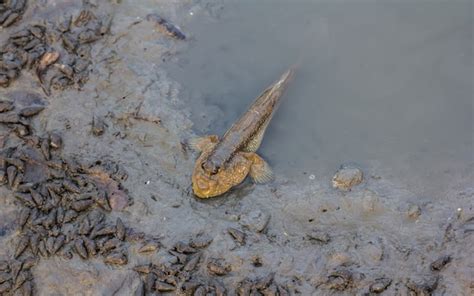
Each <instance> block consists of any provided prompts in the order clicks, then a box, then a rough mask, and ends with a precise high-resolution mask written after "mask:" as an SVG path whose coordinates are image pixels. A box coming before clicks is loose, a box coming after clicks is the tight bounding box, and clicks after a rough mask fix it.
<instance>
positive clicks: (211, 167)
mask: <svg viewBox="0 0 474 296" xmlns="http://www.w3.org/2000/svg"><path fill="white" fill-rule="evenodd" d="M293 75H294V69H293V68H290V69H289V70H288V71H286V72H285V73H284V74H283V75H282V76H281V77H280V78H279V79H278V80H277V81H276V82H274V83H273V84H272V85H270V86H269V87H268V88H267V89H265V90H264V91H263V92H262V93H261V94H260V95H259V96H258V97H257V98H256V99H255V101H254V103H253V104H252V105H251V106H250V107H249V109H248V110H247V112H245V113H244V114H243V115H242V117H241V118H240V119H239V120H238V121H237V122H235V123H234V124H233V125H232V126H231V127H230V129H229V130H228V131H227V132H226V133H225V134H224V136H223V137H222V138H219V137H218V136H216V135H210V136H205V137H201V138H197V139H193V140H191V141H190V146H191V147H192V148H193V149H195V150H196V151H200V152H201V155H200V156H199V158H198V159H197V160H196V165H195V167H194V171H193V176H192V185H193V192H194V194H195V195H196V196H198V197H200V198H209V197H214V196H218V195H221V194H223V193H225V192H227V191H228V190H229V189H231V188H232V187H234V186H236V185H238V184H240V183H241V182H242V181H243V180H244V179H245V178H246V177H247V175H250V177H251V178H252V179H253V180H254V181H255V182H256V183H266V182H269V181H271V180H272V179H273V173H272V170H271V168H270V166H269V165H268V164H267V162H266V161H265V160H263V159H262V158H261V157H260V156H259V155H258V154H257V153H256V151H257V149H258V148H259V147H260V143H261V142H262V138H263V135H264V133H265V130H266V128H267V126H268V124H269V122H270V120H271V119H272V117H273V114H274V113H275V111H276V109H277V107H278V105H279V104H278V103H279V102H280V98H281V96H282V94H283V92H284V90H285V89H286V86H287V85H288V82H289V81H290V80H291V78H292V77H293Z"/></svg>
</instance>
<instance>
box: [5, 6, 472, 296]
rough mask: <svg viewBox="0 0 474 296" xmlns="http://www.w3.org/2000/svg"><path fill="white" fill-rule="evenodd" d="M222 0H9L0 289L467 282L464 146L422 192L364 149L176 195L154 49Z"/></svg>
mask: <svg viewBox="0 0 474 296" xmlns="http://www.w3.org/2000/svg"><path fill="white" fill-rule="evenodd" d="M6 2H7V3H8V5H7V6H8V7H10V6H11V5H10V4H11V3H13V2H15V1H6ZM17 2H21V1H19V0H18V1H17ZM225 4H226V3H225V2H223V1H172V2H171V1H158V3H157V1H151V0H149V1H148V0H147V1H140V5H138V4H137V1H128V0H123V1H92V0H90V1H83V3H81V1H56V0H42V1H27V4H26V9H24V11H23V10H19V11H21V13H22V16H21V18H20V17H19V18H18V19H17V20H15V22H13V21H12V23H11V24H9V26H8V28H2V31H1V32H0V41H1V44H2V45H3V47H2V52H3V55H2V58H1V62H2V64H1V65H0V70H1V71H2V72H1V73H4V74H0V76H1V75H3V76H2V77H4V78H5V81H6V82H5V83H3V84H2V87H3V88H1V89H0V95H1V98H0V100H1V102H0V132H1V133H0V144H1V152H0V166H1V167H0V171H1V174H0V177H1V184H2V186H1V187H0V192H1V194H0V213H1V214H0V295H154V294H156V295H158V294H159V295H161V294H166V293H168V294H169V295H226V294H227V295H298V294H300V295H375V294H382V295H470V294H472V293H473V289H474V282H473V278H474V276H473V275H474V258H473V257H472V256H471V254H472V252H473V251H474V249H473V246H474V187H473V184H472V180H473V178H474V176H473V173H472V169H473V164H472V159H471V162H470V163H469V164H468V166H467V169H465V170H463V171H462V172H461V173H457V174H456V176H457V177H458V178H457V180H456V182H454V183H452V184H451V185H450V187H449V190H446V191H443V194H442V196H441V197H437V198H436V199H431V198H429V197H426V196H420V195H418V194H417V193H416V192H413V191H410V190H409V189H408V187H407V186H404V185H403V184H401V183H400V182H395V181H393V180H391V179H390V178H388V177H387V176H385V175H384V170H383V169H381V168H380V167H378V166H367V167H364V168H363V169H362V171H359V170H358V169H356V168H354V167H352V166H349V168H350V170H351V171H344V169H347V167H346V166H343V167H342V168H341V171H339V172H338V174H336V175H335V176H334V180H332V178H333V175H331V176H326V177H325V178H321V179H320V178H315V177H314V176H309V180H308V178H305V180H304V181H301V180H295V179H293V178H291V177H288V176H285V175H284V174H282V173H281V170H279V171H278V174H277V177H276V180H275V181H274V182H273V183H271V184H269V185H258V186H256V185H253V184H251V183H250V182H245V183H244V184H242V185H241V186H239V187H238V188H235V189H234V190H232V191H231V192H229V193H227V194H225V195H224V196H223V197H220V198H216V199H211V200H206V201H202V200H199V199H196V198H195V197H194V196H193V195H192V193H191V191H190V189H191V188H190V185H191V184H190V178H191V173H192V168H193V166H194V160H195V158H196V155H195V154H194V153H193V152H192V151H190V150H189V148H188V147H187V145H186V141H187V139H189V138H190V137H193V136H195V133H196V130H193V125H194V123H193V121H192V118H193V117H192V116H191V112H194V111H193V110H191V105H190V104H187V102H186V100H184V99H183V95H182V94H183V92H184V90H186V87H187V86H186V85H185V84H183V82H182V81H175V80H173V79H171V78H170V76H169V75H168V73H167V71H166V70H165V63H168V64H173V63H178V62H179V61H180V60H179V59H180V57H179V54H180V53H182V52H185V51H186V50H189V48H188V47H189V43H188V42H193V28H192V27H191V26H190V25H189V24H190V22H191V19H193V18H199V17H202V18H209V19H211V20H212V21H215V22H216V24H217V23H218V21H219V19H220V13H221V11H222V10H223V9H225ZM2 9H3V8H2ZM9 9H10V8H9ZM151 13H153V14H157V15H159V17H160V20H162V19H163V20H166V24H167V25H166V27H164V28H163V27H159V26H160V25H161V24H160V22H154V21H150V20H147V15H149V14H151ZM69 15H70V16H71V22H70V25H69V26H66V27H62V26H61V25H64V24H65V22H66V23H68V21H67V18H68V17H69ZM109 22H110V23H109ZM157 26H158V27H157ZM35 28H39V29H35ZM66 28H67V29H66ZM170 30H171V32H168V31H170ZM173 30H178V31H173ZM18 32H21V33H18ZM167 32H168V33H167ZM173 32H174V33H173ZM176 32H180V33H176ZM15 34H16V35H15ZM180 34H183V35H180ZM20 35H21V36H20ZM23 35H24V36H23ZM12 36H16V37H15V38H12ZM175 36H178V38H176V37H175ZM180 36H186V37H185V38H181V37H180ZM18 38H23V39H21V40H17V41H15V42H13V41H14V40H13V39H18ZM471 38H472V37H471ZM12 43H13V44H14V46H10V47H8V44H12ZM31 46H32V47H31ZM25 47H26V49H25ZM35 48H36V49H35ZM47 53H59V54H58V56H57V57H55V55H54V54H50V55H49V56H48V55H46V54H47ZM28 57H30V64H28ZM275 73H278V71H276V72H275ZM275 75H276V74H275ZM42 77H44V79H43V78H42ZM2 79H3V78H2ZM269 81H271V79H270V80H269ZM263 85H264V84H262V87H263ZM210 91H211V90H210ZM250 99H251V98H250ZM218 117H219V116H217V115H212V112H211V115H210V116H209V120H214V119H217V118H218ZM275 119H278V118H275ZM341 162H342V161H341ZM341 164H342V163H341ZM337 169H338V167H335V168H334V173H335V172H336V171H337ZM351 176H352V177H351ZM331 180H332V181H331ZM333 184H336V185H337V186H336V187H339V188H341V189H338V188H333Z"/></svg>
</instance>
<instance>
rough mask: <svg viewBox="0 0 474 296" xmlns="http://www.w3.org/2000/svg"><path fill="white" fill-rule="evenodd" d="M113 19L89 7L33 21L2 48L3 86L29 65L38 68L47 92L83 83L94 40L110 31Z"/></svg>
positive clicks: (11, 36)
mask: <svg viewBox="0 0 474 296" xmlns="http://www.w3.org/2000/svg"><path fill="white" fill-rule="evenodd" d="M18 2H20V1H18ZM111 21H112V18H111V17H110V16H108V15H107V16H100V17H98V16H96V15H95V14H94V13H93V12H92V11H91V10H89V9H88V8H87V7H86V8H84V9H83V10H82V11H80V12H79V14H78V15H76V16H75V17H72V16H65V17H64V18H63V19H61V20H58V21H57V22H56V23H55V24H50V23H48V24H47V25H42V24H30V25H26V26H25V27H24V28H23V29H21V30H19V31H17V32H14V33H13V34H11V35H10V36H9V38H8V40H7V42H6V44H5V45H4V46H3V48H2V49H1V50H0V53H1V56H0V86H2V87H8V86H9V85H10V84H11V82H12V81H14V80H15V79H16V78H18V76H19V75H20V73H21V71H22V70H23V69H26V70H33V71H34V73H35V74H36V76H37V77H38V80H39V82H40V83H41V86H42V88H43V90H44V92H45V93H46V94H49V93H50V90H51V88H53V89H57V90H62V89H64V88H66V87H69V86H73V85H76V86H77V87H78V88H80V87H82V86H83V85H84V83H85V82H86V81H87V80H88V75H89V73H88V67H89V65H90V64H91V63H92V61H91V44H92V43H94V42H95V41H97V40H99V39H101V38H102V37H103V36H104V35H106V34H107V33H108V32H109V29H110V25H111Z"/></svg>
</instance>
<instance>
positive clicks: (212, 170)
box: [201, 162, 219, 175]
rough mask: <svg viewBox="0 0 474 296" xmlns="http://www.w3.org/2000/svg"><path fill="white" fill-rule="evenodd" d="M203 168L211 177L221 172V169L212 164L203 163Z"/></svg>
mask: <svg viewBox="0 0 474 296" xmlns="http://www.w3.org/2000/svg"><path fill="white" fill-rule="evenodd" d="M201 168H202V169H203V170H204V171H206V172H209V173H210V174H211V175H215V174H217V172H218V171H219V167H218V166H216V165H214V164H212V163H208V162H203V163H201Z"/></svg>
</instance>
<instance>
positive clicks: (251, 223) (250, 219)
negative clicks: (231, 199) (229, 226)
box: [240, 210, 270, 232]
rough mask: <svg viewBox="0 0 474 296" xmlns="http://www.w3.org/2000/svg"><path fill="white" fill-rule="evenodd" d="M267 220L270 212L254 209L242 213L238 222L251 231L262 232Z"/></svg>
mask: <svg viewBox="0 0 474 296" xmlns="http://www.w3.org/2000/svg"><path fill="white" fill-rule="evenodd" d="M269 221H270V214H267V213H265V212H263V211H261V210H254V211H251V212H249V213H247V214H246V215H243V216H242V217H241V219H240V224H242V225H243V226H245V227H247V228H249V229H250V230H252V231H256V232H262V231H263V230H264V229H265V228H266V227H267V225H268V222H269Z"/></svg>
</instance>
